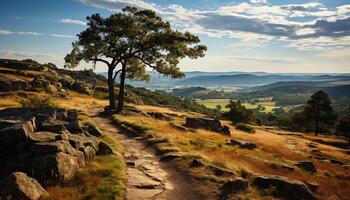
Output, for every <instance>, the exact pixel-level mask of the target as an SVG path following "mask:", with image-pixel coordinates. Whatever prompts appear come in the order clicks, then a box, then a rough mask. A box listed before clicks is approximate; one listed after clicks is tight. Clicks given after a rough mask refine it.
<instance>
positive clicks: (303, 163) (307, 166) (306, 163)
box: [295, 161, 317, 173]
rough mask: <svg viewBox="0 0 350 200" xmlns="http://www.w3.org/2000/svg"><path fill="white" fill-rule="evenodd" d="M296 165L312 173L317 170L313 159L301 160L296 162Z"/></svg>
mask: <svg viewBox="0 0 350 200" xmlns="http://www.w3.org/2000/svg"><path fill="white" fill-rule="evenodd" d="M295 166H297V167H299V168H300V169H303V170H305V171H307V172H311V173H314V172H316V171H317V170H316V167H315V165H314V164H313V163H312V162H311V161H299V162H297V163H295Z"/></svg>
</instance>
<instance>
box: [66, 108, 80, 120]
mask: <svg viewBox="0 0 350 200" xmlns="http://www.w3.org/2000/svg"><path fill="white" fill-rule="evenodd" d="M77 120H79V114H78V111H77V110H76V109H71V110H67V121H77Z"/></svg>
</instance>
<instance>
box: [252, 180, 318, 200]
mask: <svg viewBox="0 0 350 200" xmlns="http://www.w3.org/2000/svg"><path fill="white" fill-rule="evenodd" d="M252 185H254V186H256V187H258V188H260V189H264V190H265V189H269V188H270V187H271V186H272V187H275V188H276V191H275V195H277V196H279V197H281V198H283V199H286V200H295V199H298V200H314V199H317V198H316V197H315V195H314V194H313V193H312V191H311V190H310V189H309V188H308V187H307V186H306V185H305V184H304V183H303V182H300V181H297V180H292V179H288V178H285V177H281V176H273V175H271V176H258V177H256V178H255V179H254V181H253V183H252Z"/></svg>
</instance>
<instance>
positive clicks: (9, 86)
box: [0, 75, 29, 92]
mask: <svg viewBox="0 0 350 200" xmlns="http://www.w3.org/2000/svg"><path fill="white" fill-rule="evenodd" d="M28 88H29V84H28V82H26V81H23V80H20V79H16V78H12V77H9V76H3V75H0V91H4V92H9V91H16V90H27V89H28Z"/></svg>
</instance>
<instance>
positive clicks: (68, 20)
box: [59, 18, 86, 26]
mask: <svg viewBox="0 0 350 200" xmlns="http://www.w3.org/2000/svg"><path fill="white" fill-rule="evenodd" d="M59 22H60V23H62V24H73V25H79V26H86V22H84V21H81V20H76V19H68V18H65V19H61V20H60V21H59Z"/></svg>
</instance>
